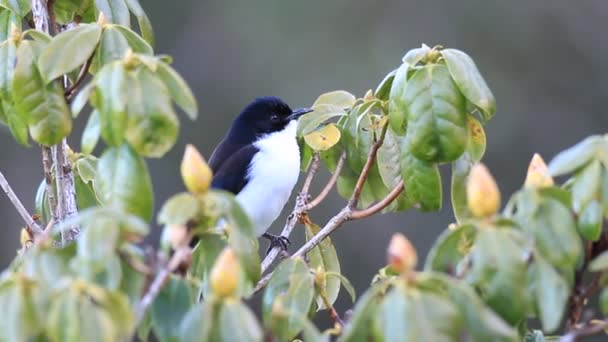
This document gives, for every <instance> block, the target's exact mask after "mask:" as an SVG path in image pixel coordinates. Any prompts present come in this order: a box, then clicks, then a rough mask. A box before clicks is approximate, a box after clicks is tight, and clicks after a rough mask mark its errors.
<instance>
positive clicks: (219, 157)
mask: <svg viewBox="0 0 608 342" xmlns="http://www.w3.org/2000/svg"><path fill="white" fill-rule="evenodd" d="M243 147H244V146H243V144H235V143H230V140H229V139H224V140H223V141H222V142H220V144H219V145H217V147H216V148H215V150H214V151H213V153H212V154H211V158H209V162H208V163H209V167H211V170H212V171H213V172H217V171H218V170H219V169H220V168H221V167H222V165H223V164H224V162H226V160H228V159H229V158H230V157H231V156H232V155H233V154H235V153H236V152H237V151H238V150H240V149H241V148H243Z"/></svg>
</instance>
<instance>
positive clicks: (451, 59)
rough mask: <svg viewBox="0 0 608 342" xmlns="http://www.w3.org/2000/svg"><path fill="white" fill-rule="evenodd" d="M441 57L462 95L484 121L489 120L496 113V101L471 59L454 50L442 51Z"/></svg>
mask: <svg viewBox="0 0 608 342" xmlns="http://www.w3.org/2000/svg"><path fill="white" fill-rule="evenodd" d="M441 55H442V56H443V59H444V60H445V64H446V65H447V67H448V70H449V71H450V75H451V76H452V79H453V80H454V82H456V84H457V85H458V88H459V89H460V91H461V92H462V94H463V95H464V96H465V97H466V98H467V100H469V102H471V103H473V104H474V105H475V106H476V107H477V108H479V110H480V111H481V113H482V116H483V118H484V120H486V121H487V120H489V119H491V118H492V116H493V115H494V112H496V100H495V99H494V95H493V94H492V91H491V90H490V88H489V87H488V85H487V84H486V81H485V80H484V79H483V76H481V73H480V72H479V70H478V69H477V66H476V65H475V62H473V59H472V58H471V57H470V56H469V55H467V54H466V53H464V52H462V51H460V50H456V49H443V50H441Z"/></svg>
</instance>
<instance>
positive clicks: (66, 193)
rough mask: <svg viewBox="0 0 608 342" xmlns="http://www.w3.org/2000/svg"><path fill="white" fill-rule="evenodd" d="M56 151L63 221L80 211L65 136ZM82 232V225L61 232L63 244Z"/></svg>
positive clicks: (58, 205)
mask: <svg viewBox="0 0 608 342" xmlns="http://www.w3.org/2000/svg"><path fill="white" fill-rule="evenodd" d="M53 150H54V152H55V155H54V158H53V162H54V163H55V181H56V183H57V216H58V218H59V221H63V220H65V219H67V218H70V217H72V216H74V215H76V214H77V213H78V209H77V206H76V187H75V184H74V173H73V172H72V166H71V165H70V161H69V160H67V150H68V146H67V142H66V139H65V138H64V139H63V140H62V141H61V142H60V143H59V144H58V145H57V146H54V147H53ZM78 234H80V227H78V226H74V227H70V228H68V229H67V230H62V232H61V240H62V241H61V244H62V245H65V244H66V243H68V242H71V241H74V240H76V238H77V237H78Z"/></svg>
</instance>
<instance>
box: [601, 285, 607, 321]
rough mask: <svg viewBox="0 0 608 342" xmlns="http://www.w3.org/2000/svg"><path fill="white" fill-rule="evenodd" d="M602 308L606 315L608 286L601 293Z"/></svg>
mask: <svg viewBox="0 0 608 342" xmlns="http://www.w3.org/2000/svg"><path fill="white" fill-rule="evenodd" d="M599 302H600V309H601V310H602V313H603V314H604V315H606V314H607V313H608V288H604V289H603V290H602V292H601V293H600V300H599Z"/></svg>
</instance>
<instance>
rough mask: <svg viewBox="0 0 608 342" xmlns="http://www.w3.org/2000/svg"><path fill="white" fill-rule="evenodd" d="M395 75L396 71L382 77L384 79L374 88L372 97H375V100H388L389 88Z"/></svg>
mask: <svg viewBox="0 0 608 342" xmlns="http://www.w3.org/2000/svg"><path fill="white" fill-rule="evenodd" d="M396 73H397V69H395V70H393V71H391V72H389V73H388V74H387V75H386V76H384V78H383V79H382V81H380V83H379V84H378V86H377V87H376V90H375V91H374V96H376V98H378V99H380V100H382V101H387V100H388V99H389V95H390V92H391V87H392V85H393V80H394V79H395V74H396Z"/></svg>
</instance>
